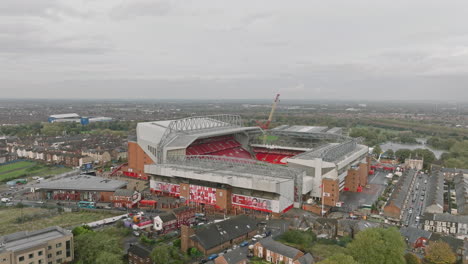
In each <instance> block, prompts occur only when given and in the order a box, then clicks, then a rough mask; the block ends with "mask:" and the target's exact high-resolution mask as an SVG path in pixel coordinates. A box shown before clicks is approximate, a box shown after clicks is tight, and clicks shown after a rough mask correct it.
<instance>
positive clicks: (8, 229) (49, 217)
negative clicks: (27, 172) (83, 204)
mask: <svg viewBox="0 0 468 264" xmlns="http://www.w3.org/2000/svg"><path fill="white" fill-rule="evenodd" d="M115 215H116V214H115V213H112V212H102V211H96V212H90V211H80V212H72V213H64V212H62V213H57V210H56V209H46V208H30V207H24V208H11V207H4V208H1V209H0V236H2V235H5V234H10V233H14V232H18V231H25V230H38V229H42V228H46V227H48V226H56V225H57V226H61V227H63V228H70V227H73V226H76V225H81V224H84V223H89V222H93V221H97V220H100V219H104V218H107V217H112V216H115Z"/></svg>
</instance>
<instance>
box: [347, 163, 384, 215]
mask: <svg viewBox="0 0 468 264" xmlns="http://www.w3.org/2000/svg"><path fill="white" fill-rule="evenodd" d="M387 174H388V172H382V171H376V172H375V174H374V175H370V176H369V179H368V185H369V188H363V190H362V192H343V193H341V194H340V200H341V201H343V202H344V204H343V206H342V207H343V210H344V211H346V212H352V211H354V210H357V209H359V208H360V207H361V206H362V205H372V204H373V203H374V202H375V201H377V199H378V198H379V196H380V195H381V194H382V193H383V191H384V190H385V187H386V182H387V181H388V179H387V178H385V176H386V175H387Z"/></svg>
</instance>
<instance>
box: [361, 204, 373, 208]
mask: <svg viewBox="0 0 468 264" xmlns="http://www.w3.org/2000/svg"><path fill="white" fill-rule="evenodd" d="M360 208H361V209H372V205H370V204H361V206H360Z"/></svg>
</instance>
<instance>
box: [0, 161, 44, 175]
mask: <svg viewBox="0 0 468 264" xmlns="http://www.w3.org/2000/svg"><path fill="white" fill-rule="evenodd" d="M35 164H36V163H35V162H31V161H19V162H15V163H10V164H6V165H1V166H0V174H2V173H4V172H8V171H11V170H16V169H21V168H26V167H30V166H33V165H35Z"/></svg>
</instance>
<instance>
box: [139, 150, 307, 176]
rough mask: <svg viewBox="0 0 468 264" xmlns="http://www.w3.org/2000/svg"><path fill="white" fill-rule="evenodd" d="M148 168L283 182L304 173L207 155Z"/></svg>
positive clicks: (179, 157)
mask: <svg viewBox="0 0 468 264" xmlns="http://www.w3.org/2000/svg"><path fill="white" fill-rule="evenodd" d="M147 166H154V167H173V168H177V169H181V170H189V171H196V172H197V173H199V174H201V173H204V172H206V173H209V172H216V173H218V174H226V175H230V174H232V175H235V176H239V177H248V178H252V177H255V176H263V177H268V178H271V180H275V181H281V179H284V180H289V179H292V178H294V177H295V176H296V175H299V174H301V173H302V171H299V170H296V169H293V168H290V167H284V166H279V165H274V164H270V163H267V162H261V161H257V160H251V159H241V158H232V157H224V156H205V155H196V156H178V157H170V158H169V159H168V160H167V161H166V163H162V164H153V165H147ZM145 171H146V170H145Z"/></svg>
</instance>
